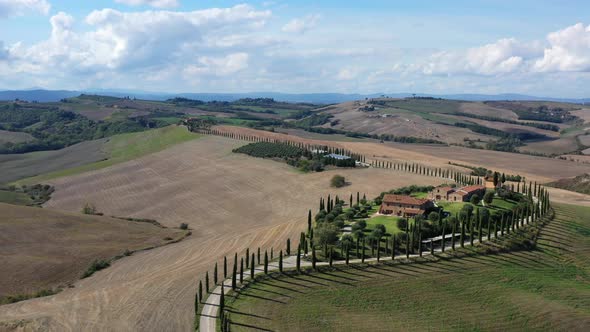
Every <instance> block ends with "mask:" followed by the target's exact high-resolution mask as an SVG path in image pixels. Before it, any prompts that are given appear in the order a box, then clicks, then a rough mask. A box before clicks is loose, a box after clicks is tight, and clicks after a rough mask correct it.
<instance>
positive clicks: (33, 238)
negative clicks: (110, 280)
mask: <svg viewBox="0 0 590 332" xmlns="http://www.w3.org/2000/svg"><path fill="white" fill-rule="evenodd" d="M184 233H185V231H181V230H178V229H170V228H162V227H159V226H156V225H153V224H150V223H145V222H132V221H127V220H120V219H113V218H108V217H100V216H90V215H82V214H79V213H68V212H61V211H55V210H51V209H39V208H32V207H23V206H16V205H10V204H4V203H0V249H1V250H0V252H1V254H0V260H1V262H2V269H0V280H2V283H0V297H3V296H14V295H24V294H33V293H36V292H38V291H40V290H48V289H55V288H57V287H66V286H67V285H69V284H72V283H73V282H75V281H76V280H78V279H80V277H81V276H82V274H83V272H84V271H86V269H87V268H88V267H89V266H90V264H91V263H92V262H93V261H94V260H95V259H110V258H112V257H114V256H117V255H121V254H123V252H124V251H125V250H130V251H135V250H140V249H144V248H148V247H153V246H159V245H162V244H164V243H166V242H168V241H167V240H164V238H168V237H169V238H173V239H178V238H180V237H181V236H182V235H183V234H184Z"/></svg>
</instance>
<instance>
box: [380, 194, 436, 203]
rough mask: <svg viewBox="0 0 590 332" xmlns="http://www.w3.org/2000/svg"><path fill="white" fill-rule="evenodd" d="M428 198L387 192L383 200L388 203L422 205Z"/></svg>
mask: <svg viewBox="0 0 590 332" xmlns="http://www.w3.org/2000/svg"><path fill="white" fill-rule="evenodd" d="M428 201H429V200H428V199H423V198H416V197H412V196H405V195H395V194H386V195H385V196H383V202H387V203H398V204H406V205H422V204H425V203H427V202H428Z"/></svg>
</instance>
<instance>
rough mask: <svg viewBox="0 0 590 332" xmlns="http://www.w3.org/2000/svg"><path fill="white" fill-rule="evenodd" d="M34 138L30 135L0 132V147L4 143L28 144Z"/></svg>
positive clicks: (6, 131)
mask: <svg viewBox="0 0 590 332" xmlns="http://www.w3.org/2000/svg"><path fill="white" fill-rule="evenodd" d="M34 139H35V138H34V137H33V136H31V134H27V133H21V132H14V131H8V130H0V145H3V144H5V143H21V142H29V141H32V140H34Z"/></svg>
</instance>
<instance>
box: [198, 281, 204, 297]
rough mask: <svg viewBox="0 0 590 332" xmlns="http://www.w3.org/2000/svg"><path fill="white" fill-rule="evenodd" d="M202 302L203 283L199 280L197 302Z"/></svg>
mask: <svg viewBox="0 0 590 332" xmlns="http://www.w3.org/2000/svg"><path fill="white" fill-rule="evenodd" d="M202 301H203V282H201V280H199V302H202Z"/></svg>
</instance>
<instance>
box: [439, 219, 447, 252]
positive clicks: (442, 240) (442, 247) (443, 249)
mask: <svg viewBox="0 0 590 332" xmlns="http://www.w3.org/2000/svg"><path fill="white" fill-rule="evenodd" d="M446 228H447V223H446V221H443V224H442V239H441V249H440V250H441V251H442V252H445V237H446V235H447V234H446Z"/></svg>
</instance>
